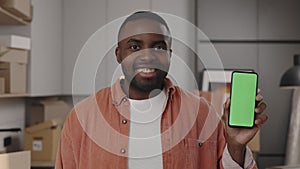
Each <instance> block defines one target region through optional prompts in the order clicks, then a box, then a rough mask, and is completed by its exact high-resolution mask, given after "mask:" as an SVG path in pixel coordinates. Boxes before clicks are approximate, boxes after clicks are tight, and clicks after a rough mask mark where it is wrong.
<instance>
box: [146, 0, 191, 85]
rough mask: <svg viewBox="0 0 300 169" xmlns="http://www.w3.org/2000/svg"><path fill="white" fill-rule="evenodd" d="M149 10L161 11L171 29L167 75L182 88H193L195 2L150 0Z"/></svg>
mask: <svg viewBox="0 0 300 169" xmlns="http://www.w3.org/2000/svg"><path fill="white" fill-rule="evenodd" d="M170 4H172V6H170ZM151 10H153V11H156V12H159V13H161V16H162V17H163V18H164V19H165V20H166V22H167V24H168V26H169V28H170V31H171V35H172V57H171V66H170V71H169V77H170V78H172V79H173V80H174V81H175V82H176V83H177V84H178V85H179V86H180V87H182V88H185V89H195V85H196V79H195V78H194V75H195V60H196V59H195V55H194V54H195V53H196V52H197V50H196V41H197V40H196V32H195V31H196V29H195V28H196V27H194V23H195V22H194V20H195V2H194V1H186V0H164V1H161V0H152V1H151ZM178 67H180V69H178ZM194 82H195V83H194Z"/></svg>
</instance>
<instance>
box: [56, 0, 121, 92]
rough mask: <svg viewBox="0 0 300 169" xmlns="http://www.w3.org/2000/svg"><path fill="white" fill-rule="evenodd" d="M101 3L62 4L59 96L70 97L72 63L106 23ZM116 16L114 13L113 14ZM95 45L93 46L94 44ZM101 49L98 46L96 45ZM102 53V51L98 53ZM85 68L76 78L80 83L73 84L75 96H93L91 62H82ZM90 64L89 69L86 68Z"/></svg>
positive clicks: (75, 0)
mask: <svg viewBox="0 0 300 169" xmlns="http://www.w3.org/2000/svg"><path fill="white" fill-rule="evenodd" d="M106 5H107V4H106V1H105V0H84V1H82V0H63V6H64V8H63V47H64V48H63V71H62V72H63V94H67V95H68V94H72V78H73V72H74V67H75V63H76V60H77V58H78V56H79V54H80V51H81V49H82V48H83V45H84V44H85V43H86V41H87V40H88V39H89V38H90V37H91V36H92V35H93V33H95V32H96V31H97V30H98V29H100V28H101V27H102V26H103V25H105V23H106V12H107V11H106V7H107V6H106ZM115 12H117V11H115ZM95 45H97V44H95ZM98 45H99V47H101V44H98ZM99 52H103V51H101V50H100V51H99ZM84 64H85V65H87V67H86V68H85V69H83V71H80V74H76V76H77V77H78V78H79V79H82V80H81V81H77V82H74V83H76V84H74V85H76V92H75V93H73V94H75V95H86V94H91V93H92V92H93V85H94V83H93V82H92V81H89V80H86V79H94V78H93V77H94V75H93V74H92V73H93V72H92V71H91V70H90V69H91V67H92V66H95V62H94V61H93V60H89V59H86V60H85V63H84ZM89 64H90V65H89Z"/></svg>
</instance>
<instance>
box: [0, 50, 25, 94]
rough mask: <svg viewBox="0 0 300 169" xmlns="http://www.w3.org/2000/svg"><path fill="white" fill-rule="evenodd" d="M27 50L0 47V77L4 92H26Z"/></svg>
mask: <svg viewBox="0 0 300 169" xmlns="http://www.w3.org/2000/svg"><path fill="white" fill-rule="evenodd" d="M28 55H29V52H28V50H21V49H13V48H7V47H3V46H1V47H0V77H3V78H5V93H26V84H27V83H26V79H27V63H28Z"/></svg>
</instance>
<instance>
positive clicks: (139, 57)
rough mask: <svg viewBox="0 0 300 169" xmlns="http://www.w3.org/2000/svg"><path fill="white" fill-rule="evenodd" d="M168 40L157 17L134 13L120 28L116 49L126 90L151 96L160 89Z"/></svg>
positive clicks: (168, 53) (168, 52) (166, 63)
mask: <svg viewBox="0 0 300 169" xmlns="http://www.w3.org/2000/svg"><path fill="white" fill-rule="evenodd" d="M171 51H172V50H171V36H170V31H169V28H168V25H167V24H166V22H165V21H164V19H162V18H161V17H160V16H159V15H157V14H155V13H152V12H148V11H142V12H136V13H134V14H132V15H130V16H129V17H128V18H127V19H126V20H125V21H124V22H123V24H122V25H121V27H120V30H119V34H118V47H117V48H116V56H117V61H118V63H120V64H121V65H122V70H123V73H124V75H125V79H126V80H125V83H127V87H128V89H129V88H130V89H131V90H135V91H138V92H145V93H147V92H148V93H150V92H151V91H153V90H154V89H162V88H163V85H164V78H165V77H166V75H167V72H168V70H169V66H170V57H171Z"/></svg>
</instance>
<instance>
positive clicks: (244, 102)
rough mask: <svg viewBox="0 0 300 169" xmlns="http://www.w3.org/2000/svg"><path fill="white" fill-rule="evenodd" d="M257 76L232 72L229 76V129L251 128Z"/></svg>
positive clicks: (253, 116)
mask: <svg viewBox="0 0 300 169" xmlns="http://www.w3.org/2000/svg"><path fill="white" fill-rule="evenodd" d="M257 79H258V75H257V74H256V73H255V72H236V71H235V72H233V73H232V76H231V90H230V108H229V117H228V124H229V126H231V127H249V128H251V127H253V126H254V119H255V112H254V109H255V102H256V100H255V97H256V92H257Z"/></svg>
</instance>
